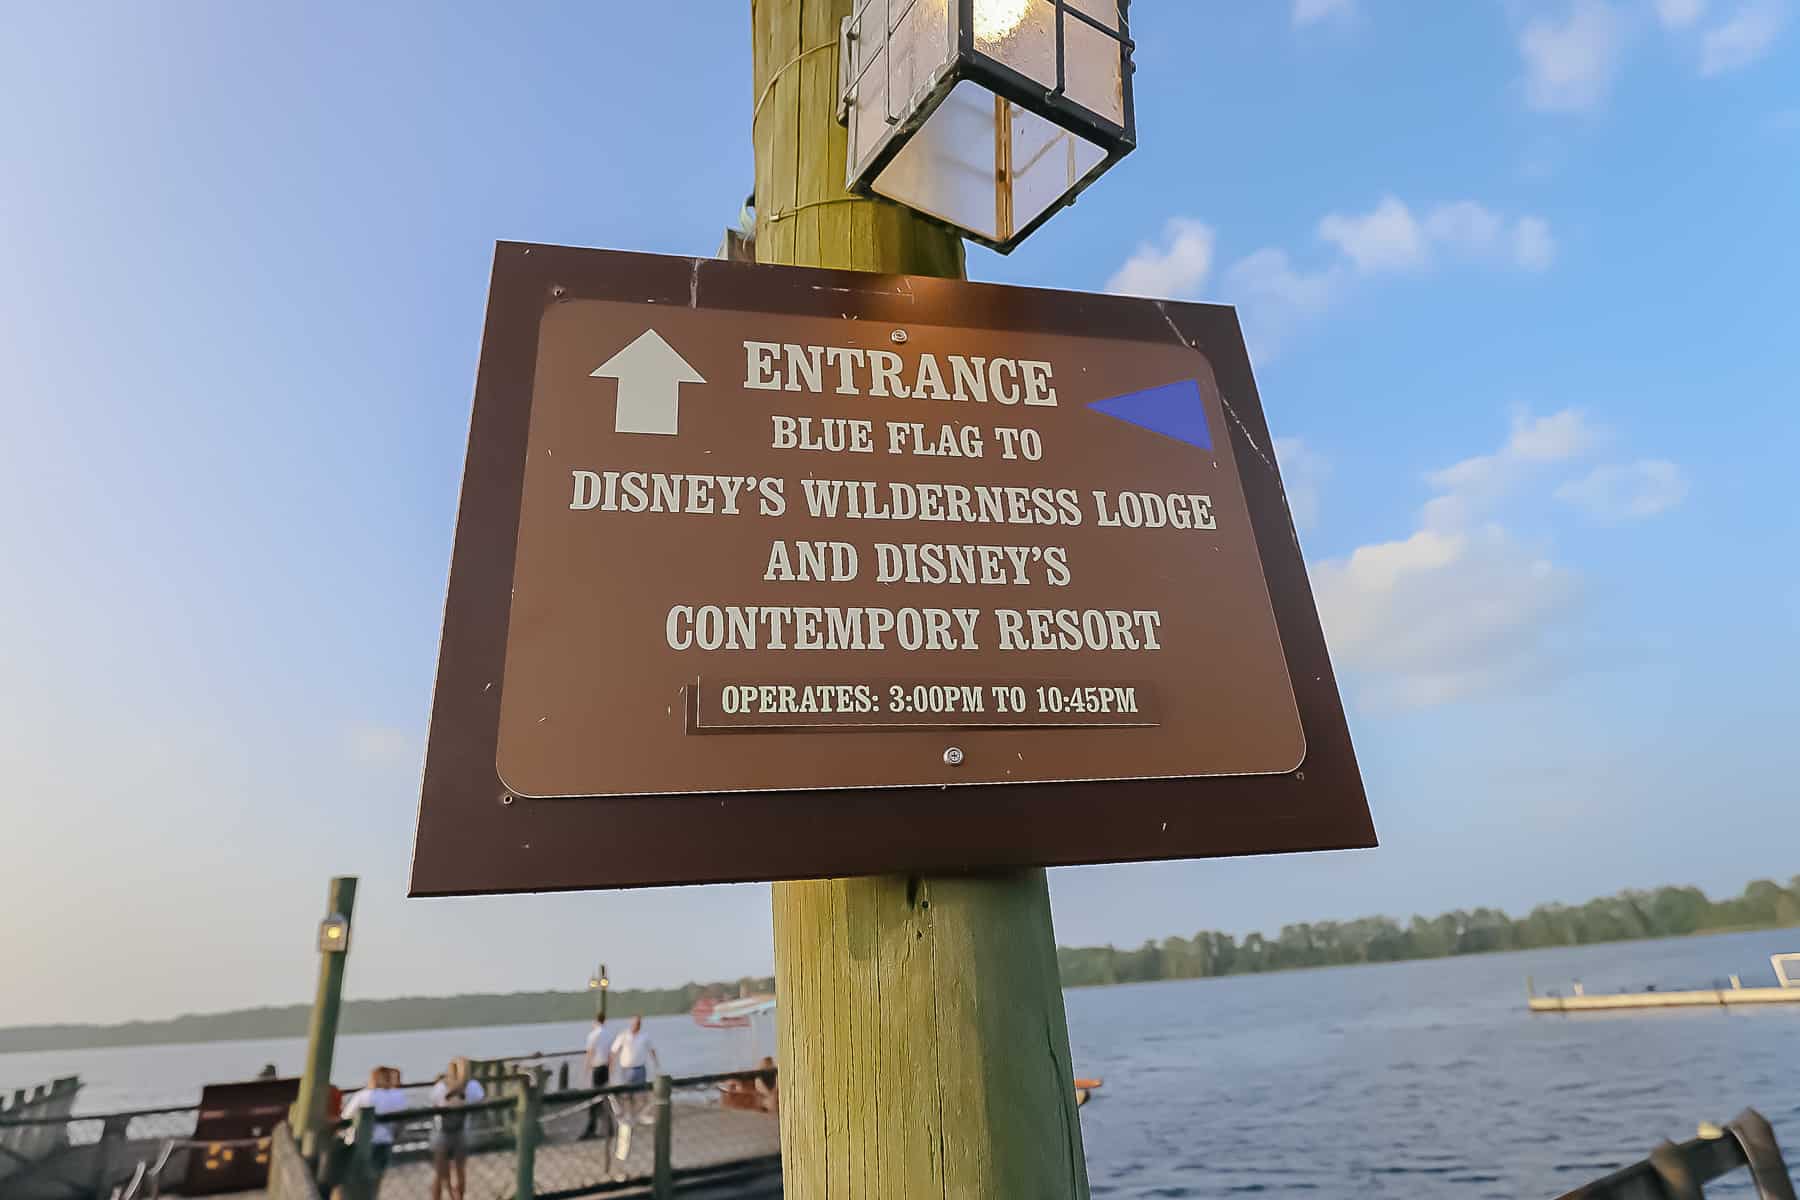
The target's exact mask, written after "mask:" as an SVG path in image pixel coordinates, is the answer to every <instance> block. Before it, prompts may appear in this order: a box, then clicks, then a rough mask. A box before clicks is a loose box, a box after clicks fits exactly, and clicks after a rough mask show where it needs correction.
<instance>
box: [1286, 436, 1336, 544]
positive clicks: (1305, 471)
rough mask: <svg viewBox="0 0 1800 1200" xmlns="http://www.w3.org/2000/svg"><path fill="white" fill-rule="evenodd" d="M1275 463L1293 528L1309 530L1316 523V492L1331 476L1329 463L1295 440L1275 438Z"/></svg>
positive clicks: (1301, 442) (1310, 448)
mask: <svg viewBox="0 0 1800 1200" xmlns="http://www.w3.org/2000/svg"><path fill="white" fill-rule="evenodd" d="M1275 461H1276V462H1277V463H1279V464H1280V465H1281V486H1282V489H1283V491H1285V492H1286V493H1287V504H1288V512H1289V513H1290V514H1291V515H1292V516H1293V518H1294V528H1295V529H1298V530H1300V531H1301V532H1305V531H1307V530H1309V529H1312V528H1313V527H1314V526H1315V525H1317V524H1318V523H1319V499H1320V496H1319V493H1320V489H1321V488H1322V486H1323V484H1324V482H1325V479H1326V477H1327V476H1328V475H1330V474H1331V464H1330V463H1329V462H1327V461H1326V460H1325V456H1324V455H1323V454H1320V453H1319V452H1318V451H1316V450H1314V449H1313V448H1312V447H1311V446H1308V445H1307V444H1306V443H1305V442H1304V441H1302V440H1301V439H1299V438H1297V437H1278V438H1276V439H1275Z"/></svg>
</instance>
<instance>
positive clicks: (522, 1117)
mask: <svg viewBox="0 0 1800 1200" xmlns="http://www.w3.org/2000/svg"><path fill="white" fill-rule="evenodd" d="M519 1082H520V1085H521V1086H522V1088H523V1090H522V1091H520V1093H519V1098H518V1101H517V1108H516V1110H515V1113H516V1119H517V1123H518V1130H517V1134H516V1136H515V1137H514V1139H513V1141H514V1147H515V1150H516V1152H517V1153H516V1154H515V1165H516V1168H517V1174H516V1176H515V1178H514V1183H513V1200H531V1198H532V1197H533V1196H534V1195H536V1194H537V1146H538V1141H539V1140H540V1138H541V1137H542V1134H543V1131H542V1130H540V1129H539V1128H538V1101H539V1097H540V1096H541V1095H542V1092H541V1090H540V1086H539V1085H540V1084H541V1082H542V1081H541V1080H539V1079H537V1078H536V1077H534V1076H531V1075H524V1076H521V1077H520V1080H519Z"/></svg>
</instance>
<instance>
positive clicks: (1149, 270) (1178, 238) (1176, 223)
mask: <svg viewBox="0 0 1800 1200" xmlns="http://www.w3.org/2000/svg"><path fill="white" fill-rule="evenodd" d="M1163 238H1164V245H1163V248H1162V249H1158V248H1156V247H1155V246H1152V245H1150V244H1149V243H1143V244H1140V245H1139V246H1138V248H1137V252H1136V253H1134V254H1133V255H1132V256H1131V257H1130V258H1128V259H1126V260H1125V265H1124V266H1122V267H1120V268H1119V269H1118V270H1117V271H1115V272H1113V276H1112V278H1111V279H1109V280H1107V281H1106V290H1107V291H1109V292H1119V293H1122V294H1124V295H1128V296H1163V297H1168V298H1172V299H1175V298H1184V297H1190V296H1193V295H1194V294H1195V293H1197V292H1198V291H1199V290H1200V288H1201V287H1202V286H1204V285H1205V283H1206V278H1207V276H1208V275H1209V274H1211V272H1212V262H1213V231H1212V228H1211V226H1208V225H1204V224H1202V223H1200V222H1199V221H1195V220H1192V219H1190V218H1187V217H1176V218H1174V219H1173V220H1171V221H1170V222H1169V223H1168V224H1167V225H1166V226H1164V227H1163Z"/></svg>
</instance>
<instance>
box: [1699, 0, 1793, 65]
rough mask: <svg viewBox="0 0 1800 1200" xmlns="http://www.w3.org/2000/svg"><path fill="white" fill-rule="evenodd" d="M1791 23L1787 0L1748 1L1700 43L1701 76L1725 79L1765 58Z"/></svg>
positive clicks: (1709, 32)
mask: <svg viewBox="0 0 1800 1200" xmlns="http://www.w3.org/2000/svg"><path fill="white" fill-rule="evenodd" d="M1786 23H1787V3H1786V0H1747V2H1746V3H1744V4H1742V5H1740V6H1739V7H1738V10H1737V11H1736V12H1734V13H1733V14H1732V15H1731V17H1730V18H1729V19H1728V20H1726V22H1725V23H1724V24H1722V25H1720V26H1718V27H1717V28H1716V29H1709V30H1707V32H1706V34H1705V35H1704V36H1703V37H1702V38H1701V39H1700V74H1702V75H1706V76H1712V75H1722V74H1724V73H1725V72H1727V71H1735V70H1737V69H1738V68H1739V67H1746V66H1749V65H1750V64H1751V63H1753V62H1755V61H1756V60H1757V59H1759V58H1761V57H1762V56H1763V54H1764V53H1765V52H1766V51H1767V50H1768V49H1769V47H1770V46H1772V45H1774V44H1775V39H1776V38H1777V37H1779V36H1780V35H1781V28H1782V26H1783V25H1785V24H1786Z"/></svg>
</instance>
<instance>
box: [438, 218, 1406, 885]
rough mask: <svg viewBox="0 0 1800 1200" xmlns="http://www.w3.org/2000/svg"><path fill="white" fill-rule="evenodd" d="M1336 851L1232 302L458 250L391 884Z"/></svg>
mask: <svg viewBox="0 0 1800 1200" xmlns="http://www.w3.org/2000/svg"><path fill="white" fill-rule="evenodd" d="M1373 844H1374V831H1373V828H1372V826H1371V823H1370V820H1369V814H1368V808H1367V805H1366V803H1365V800H1364V797H1363V792H1362V784H1361V779H1360V776H1359V775H1358V772H1357V767H1356V761H1355V756H1354V754H1353V752H1352V749H1351V746H1350V739H1349V734H1348V731H1347V729H1346V727H1345V723H1344V715H1343V709H1342V705H1341V702H1340V700H1339V697H1338V694H1337V689H1336V685H1335V682H1334V680H1333V677H1332V674H1331V668H1330V663H1329V661H1328V660H1327V657H1326V653H1325V647H1324V642H1323V638H1322V637H1321V634H1320V630H1319V623H1318V616H1317V613H1316V612H1315V610H1314V607H1313V602H1312V596H1311V592H1310V589H1309V588H1308V586H1307V582H1306V575H1305V570H1304V566H1303V564H1302V562H1301V558H1300V554H1299V550H1298V547H1297V545H1296V543H1295V541H1294V537H1293V532H1292V526H1291V524H1290V521H1289V517H1288V513H1287V508H1286V504H1285V501H1284V499H1283V495H1282V491H1281V483H1280V478H1279V475H1278V473H1277V470H1276V465H1275V461H1274V454H1273V450H1272V448H1271V446H1270V439H1269V436H1268V430H1267V428H1266V426H1265V424H1264V421H1263V416H1262V412H1261V406H1260V403H1259V402H1258V400H1257V397H1256V393H1255V388H1254V385H1253V383H1252V381H1251V378H1250V371H1249V365H1248V362H1247V359H1246V356H1245V352H1244V346H1243V340H1242V337H1241V335H1240V333H1239V330H1238V327H1237V322H1236V318H1235V316H1234V314H1233V313H1232V311H1231V310H1230V309H1228V308H1220V307H1215V306H1207V305H1191V304H1175V303H1159V302H1154V301H1144V300H1131V299H1125V298H1121V297H1115V296H1092V295H1082V294H1076V293H1061V292H1047V291H1036V290H1029V289H1022V288H1007V287H996V286H990V285H982V284H968V283H962V282H954V281H948V280H939V279H926V278H916V277H910V276H893V275H865V274H856V273H849V272H836V271H818V270H805V269H798V268H784V267H765V266H755V265H750V264H742V263H726V262H718V261H713V260H694V259H674V258H664V257H658V256H652V255H642V254H622V253H616V252H612V251H600V250H579V249H569V248H563V247H551V246H526V245H517V244H511V243H504V244H502V245H501V246H500V247H499V248H498V251H497V253H496V258H495V267H494V278H493V289H492V293H491V295H490V298H489V311H488V325H487V332H486V337H485V340H484V343H483V347H482V357H481V367H480V375H479V378H478V380H477V385H476V397H475V414H474V420H473V424H472V428H471V432H470V444H469V457H468V464H467V469H466V472H465V476H464V482H463V498H462V509H461V513H460V516H459V518H458V524H457V536H456V551H455V557H454V560H453V562H452V566H451V577H450V592H449V600H448V604H447V606H446V611H445V618H444V638H443V648H442V655H441V660H440V664H439V672H438V685H437V694H436V698H435V701H434V707H433V713H432V725H431V738H430V745H429V749H428V753H427V761H426V770H425V782H424V790H423V799H422V804H421V808H420V817H419V834H418V844H417V849H416V854H415V858H414V868H413V891H414V892H415V894H455V893H468V892H494V891H525V890H547V889H556V888H579V887H607V886H627V885H635V884H653V883H677V882H696V881H708V880H727V879H775V878H789V877H797V876H807V875H837V874H854V873H861V872H870V871H881V870H902V869H906V870H915V869H916V870H923V869H942V870H947V869H963V868H992V867H999V866H1007V865H1022V864H1052V863H1075V862H1099V861H1119V860H1130V859H1148V858H1172V857H1191V856H1200V855H1215V854H1241V853H1257V852H1271V851H1279V850H1298V849H1324V848H1342V847H1351V846H1368V845H1373Z"/></svg>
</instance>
